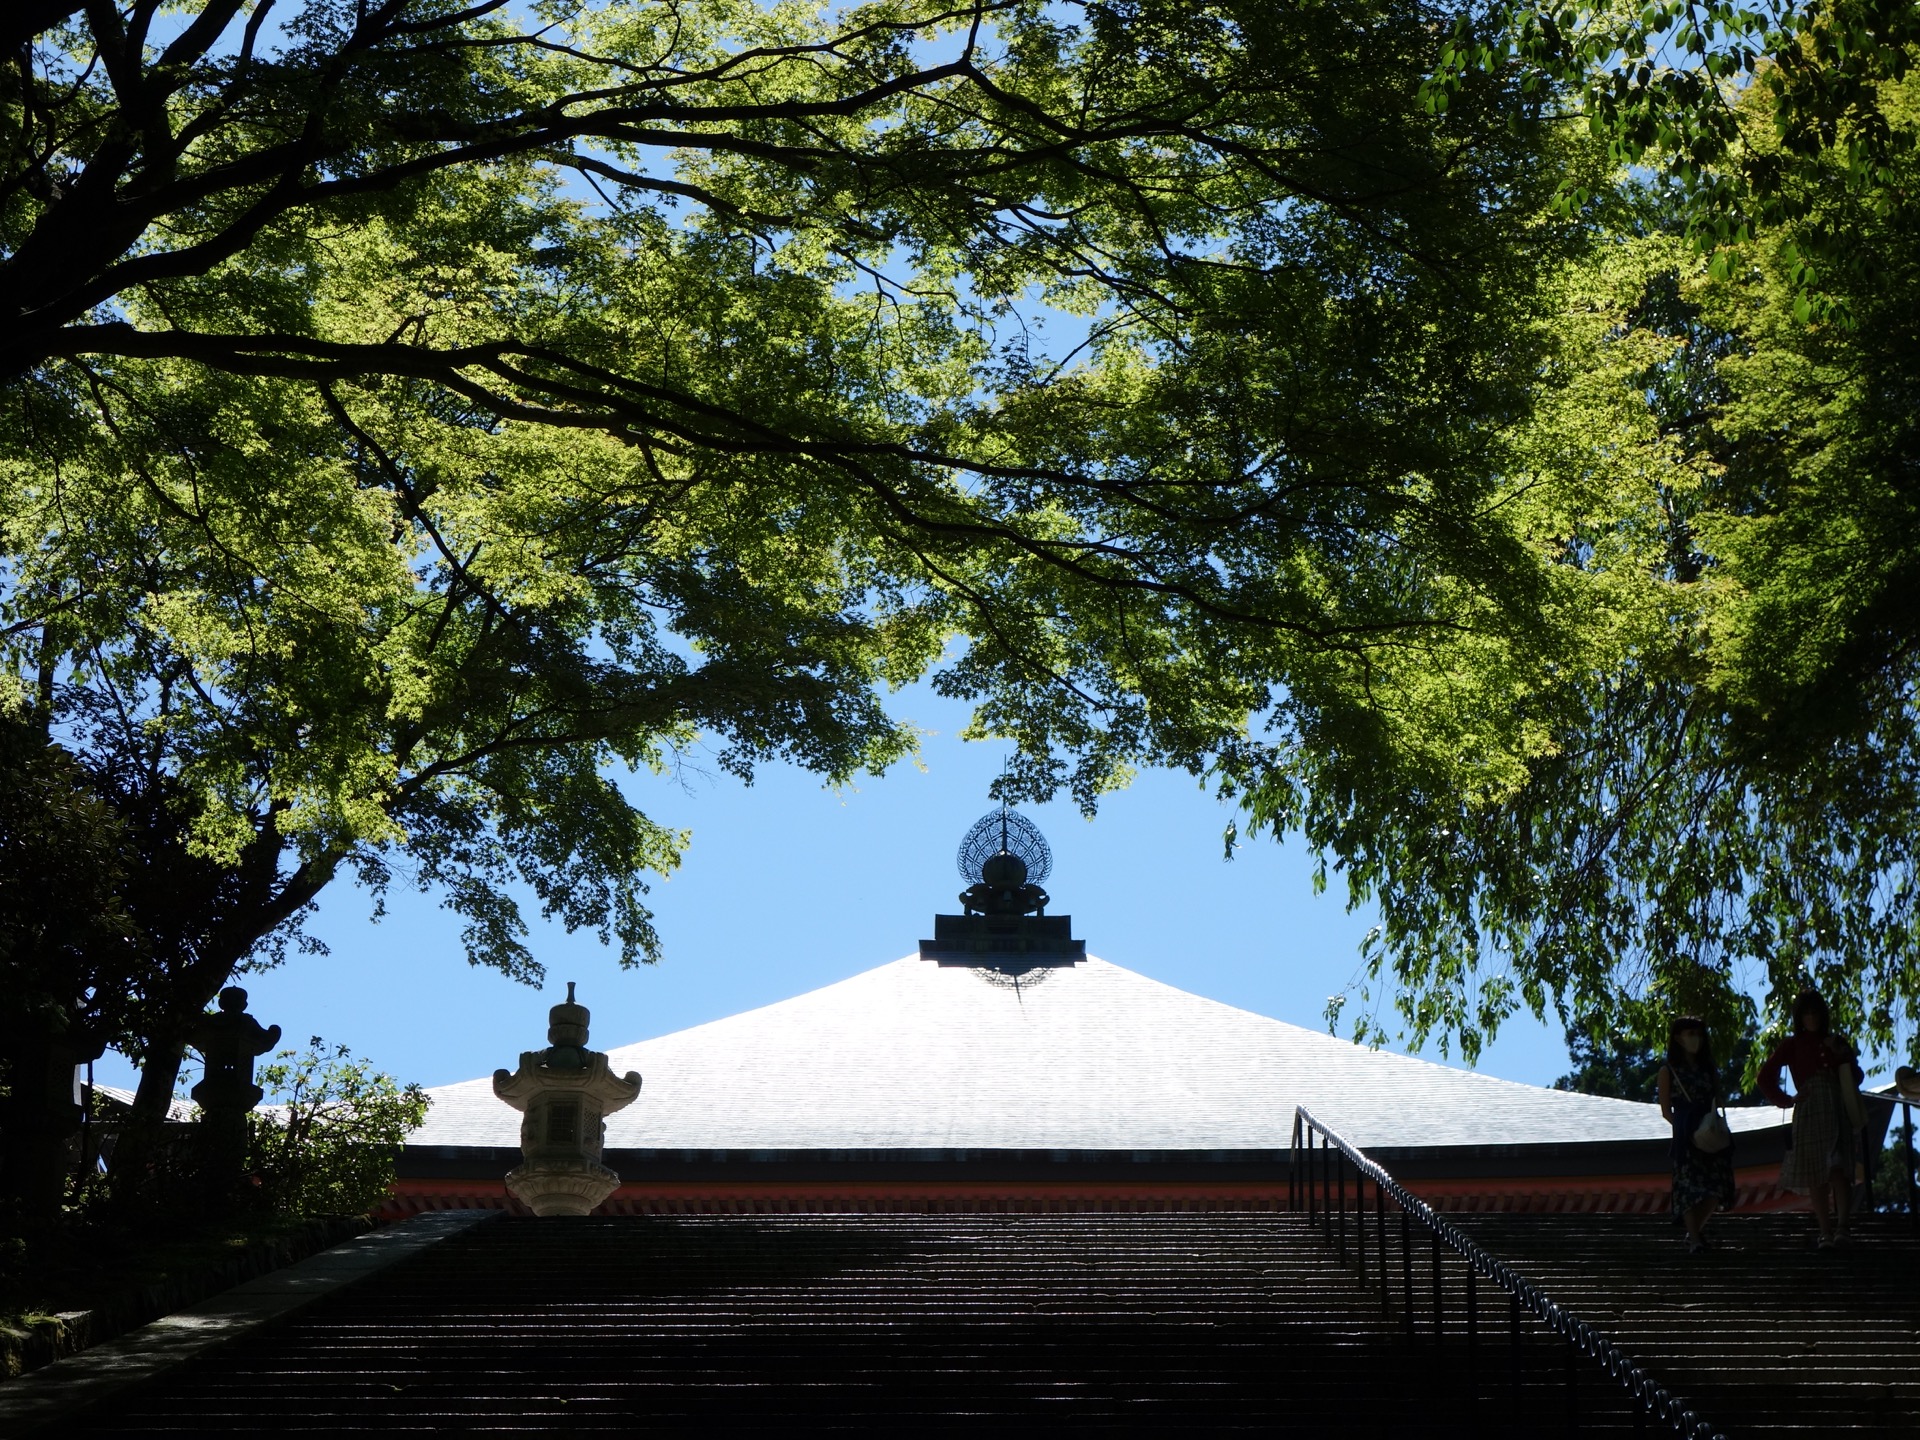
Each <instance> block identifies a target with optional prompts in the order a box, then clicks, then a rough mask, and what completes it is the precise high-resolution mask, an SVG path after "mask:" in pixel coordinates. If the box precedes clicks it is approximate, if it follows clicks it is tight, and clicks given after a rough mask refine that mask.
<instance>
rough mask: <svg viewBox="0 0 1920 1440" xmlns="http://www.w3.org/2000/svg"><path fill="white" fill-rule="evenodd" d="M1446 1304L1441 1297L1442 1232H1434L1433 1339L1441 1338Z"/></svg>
mask: <svg viewBox="0 0 1920 1440" xmlns="http://www.w3.org/2000/svg"><path fill="white" fill-rule="evenodd" d="M1444 1305H1445V1302H1444V1301H1443V1299H1442V1298H1441V1295H1440V1232H1439V1231H1438V1230H1435V1231H1434V1232H1433V1338H1434V1339H1435V1340H1438V1339H1439V1338H1440V1312H1441V1310H1442V1309H1443V1308H1444Z"/></svg>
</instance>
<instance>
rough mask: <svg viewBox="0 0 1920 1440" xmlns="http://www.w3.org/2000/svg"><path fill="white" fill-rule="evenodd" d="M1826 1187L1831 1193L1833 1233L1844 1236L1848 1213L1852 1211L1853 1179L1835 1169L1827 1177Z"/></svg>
mask: <svg viewBox="0 0 1920 1440" xmlns="http://www.w3.org/2000/svg"><path fill="white" fill-rule="evenodd" d="M1828 1186H1829V1188H1830V1189H1831V1190H1832V1191H1833V1229H1834V1233H1835V1234H1836V1235H1845V1234H1846V1233H1847V1216H1848V1212H1850V1211H1851V1210H1852V1209H1853V1177H1852V1176H1851V1175H1848V1174H1845V1173H1844V1172H1842V1171H1840V1170H1837V1169H1836V1170H1835V1171H1834V1172H1833V1173H1832V1174H1831V1175H1830V1176H1828Z"/></svg>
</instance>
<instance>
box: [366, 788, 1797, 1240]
mask: <svg viewBox="0 0 1920 1440" xmlns="http://www.w3.org/2000/svg"><path fill="white" fill-rule="evenodd" d="M960 858H961V869H962V873H963V874H964V875H965V876H966V878H967V879H968V880H969V881H970V882H971V883H970V884H969V886H968V888H967V890H966V891H965V893H964V894H963V895H962V896H961V901H962V913H961V914H959V915H941V916H937V917H936V918H935V921H934V926H933V930H934V934H933V937H932V938H930V939H926V940H922V941H921V943H920V946H919V949H918V950H917V951H916V952H915V953H914V954H911V955H908V956H906V957H905V958H903V959H899V960H895V961H893V962H892V963H890V964H884V965H880V966H878V967H876V968H873V969H869V970H866V971H863V972H861V973H859V974H856V975H853V976H851V977H849V978H848V979H846V980H842V981H840V982H839V983H837V984H833V985H828V986H826V987H824V988H822V989H818V990H814V991H811V992H809V993H807V994H803V995H798V996H795V997H793V998H792V999H788V1000H783V1001H781V1002H779V1003H777V1004H773V1005H768V1006H764V1007H762V1008H760V1009H756V1010H750V1011H747V1012H745V1013H744V1014H739V1015H733V1016H729V1017H727V1018H725V1019H722V1020H716V1021H713V1022H711V1023H709V1024H705V1025H698V1026H694V1027H693V1028H691V1029H687V1030H681V1031H678V1032H676V1033H673V1034H670V1035H663V1036H660V1037H658V1038H656V1039H652V1040H644V1041H641V1042H639V1043H637V1044H628V1045H621V1046H616V1047H612V1048H611V1049H610V1050H609V1051H608V1053H607V1057H606V1058H607V1062H608V1067H609V1069H610V1071H611V1072H612V1073H614V1074H621V1073H626V1072H637V1073H638V1074H639V1076H641V1077H643V1081H644V1089H643V1090H642V1092H641V1093H640V1096H639V1099H638V1100H637V1102H635V1103H632V1104H630V1105H627V1106H626V1108H624V1109H622V1110H620V1111H619V1113H617V1114H611V1115H609V1116H608V1118H607V1119H606V1121H605V1127H606V1128H605V1143H604V1160H605V1164H606V1166H607V1167H609V1168H610V1169H611V1170H612V1171H614V1172H616V1173H617V1175H618V1177H619V1185H618V1188H617V1189H614V1190H613V1191H612V1193H611V1195H610V1196H609V1197H608V1198H607V1199H606V1200H605V1201H604V1202H602V1203H601V1205H600V1209H599V1213H602V1214H652V1213H701V1212H783V1211H862V1210H865V1211H895V1212H902V1211H908V1212H910V1211H996V1210H1171V1209H1178V1210H1223V1209H1250V1210H1263V1209H1281V1208H1284V1207H1285V1206H1286V1203H1287V1181H1288V1157H1289V1147H1290V1145H1291V1143H1292V1138H1293V1133H1292V1132H1293V1124H1294V1113H1295V1107H1296V1106H1301V1105H1304V1106H1306V1107H1307V1108H1308V1109H1309V1110H1310V1111H1311V1112H1313V1114H1314V1115H1315V1116H1316V1117H1318V1118H1320V1119H1322V1120H1324V1121H1325V1122H1327V1123H1328V1124H1329V1125H1331V1126H1332V1127H1333V1128H1334V1129H1335V1130H1337V1131H1338V1132H1339V1133H1341V1134H1343V1135H1344V1136H1346V1137H1348V1138H1349V1139H1350V1140H1351V1141H1353V1142H1355V1143H1357V1144H1359V1145H1360V1146H1362V1147H1364V1148H1365V1149H1366V1150H1367V1151H1368V1153H1370V1154H1371V1155H1372V1156H1374V1157H1375V1158H1376V1159H1377V1160H1379V1161H1381V1162H1382V1163H1384V1164H1385V1165H1387V1167H1388V1168H1389V1169H1390V1170H1391V1171H1392V1173H1393V1174H1394V1175H1395V1176H1396V1177H1398V1178H1400V1179H1401V1180H1402V1181H1403V1182H1404V1183H1406V1184H1407V1185H1408V1186H1409V1187H1410V1188H1412V1189H1413V1190H1414V1191H1416V1192H1417V1193H1418V1194H1420V1195H1421V1196H1422V1197H1423V1198H1425V1199H1427V1200H1428V1201H1429V1203H1432V1204H1434V1205H1435V1206H1436V1207H1438V1208H1443V1209H1450V1210H1635V1211H1652V1210H1662V1209H1664V1208H1665V1207H1666V1204H1667V1198H1668V1184H1669V1166H1668V1160H1667V1141H1668V1133H1669V1132H1668V1126H1667V1124H1666V1122H1665V1121H1663V1120H1662V1119H1661V1118H1660V1113H1659V1110H1658V1108H1657V1107H1655V1106H1652V1105H1645V1104H1638V1103H1634V1102H1630V1101H1625V1100H1615V1099H1608V1098H1603V1097H1599V1096H1591V1095H1581V1094H1573V1093H1569V1092H1565V1091H1559V1090H1551V1089H1545V1088H1542V1087H1539V1086H1534V1085H1523V1084H1516V1083H1514V1082H1512V1081H1507V1080H1499V1079H1495V1078H1493V1077H1491V1076H1486V1075H1480V1074H1475V1073H1472V1072H1469V1071H1463V1070H1457V1069H1453V1068H1451V1067H1448V1066H1444V1065H1438V1064H1434V1063H1431V1062H1429V1061H1425V1060H1418V1059H1412V1058H1409V1057H1407V1056H1403V1055H1395V1054H1392V1053H1389V1052H1387V1051H1382V1050H1374V1049H1369V1048H1367V1047H1366V1046H1363V1045H1357V1044H1354V1043H1352V1042H1350V1041H1346V1040H1342V1039H1338V1038H1336V1037H1334V1036H1330V1035H1327V1034H1325V1033H1322V1032H1319V1031H1315V1030H1311V1029H1307V1028H1304V1027H1301V1026H1297V1025H1290V1024H1287V1023H1286V1022H1284V1021H1281V1020H1275V1019H1272V1018H1269V1017H1267V1016H1264V1015H1257V1014H1254V1013H1252V1012H1250V1011H1246V1010H1241V1009H1237V1008H1235V1007H1233V1006H1230V1005H1224V1004H1221V1003H1219V1002H1218V1001H1214V1000H1209V999H1206V998H1205V997H1203V996H1199V995H1194V994H1190V993H1188V992H1186V991H1184V990H1179V989H1176V988H1175V987H1173V986H1171V985H1166V984H1162V983H1161V982H1159V981H1157V980H1152V979H1149V978H1148V977H1146V976H1144V975H1141V974H1138V973H1136V972H1134V971H1131V970H1127V969H1124V968H1122V967H1120V966H1118V965H1112V964H1109V963H1107V962H1106V961H1104V960H1101V959H1098V958H1097V957H1094V956H1091V955H1088V954H1087V953H1086V946H1085V943H1084V942H1083V941H1082V940H1080V939H1077V938H1075V937H1074V935H1073V933H1072V921H1071V919H1070V918H1069V917H1067V916H1064V915H1049V914H1047V913H1046V907H1047V905H1048V904H1049V900H1048V897H1047V894H1046V892H1045V891H1044V890H1042V889H1041V888H1040V882H1041V881H1043V880H1044V879H1045V878H1046V873H1047V869H1048V866H1049V856H1048V852H1047V850H1046V845H1045V841H1044V840H1043V839H1041V838H1040V836H1039V833H1038V832H1037V831H1035V830H1033V829H1032V827H1031V826H1030V825H1028V824H1027V823H1026V822H1025V821H1024V820H1022V819H1021V818H1020V817H1019V816H1017V815H1013V814H1010V813H1008V812H1000V813H997V814H995V815H990V816H988V817H986V818H985V819H984V820H982V821H981V823H980V824H979V825H977V826H975V828H974V831H973V833H971V834H970V835H969V837H968V841H967V843H966V844H965V845H963V846H962V850H961V857H960ZM556 1013H558V1012H556ZM582 1013H583V1014H584V1012H582ZM430 1093H431V1095H432V1099H433V1105H432V1109H431V1110H430V1111H429V1113H428V1116H427V1119H426V1122H425V1123H424V1124H423V1125H422V1126H421V1127H420V1128H419V1129H418V1130H417V1131H415V1132H414V1133H413V1134H412V1135H411V1136H410V1138H409V1141H408V1144H407V1146H406V1149H405V1152H404V1154H403V1156H402V1159H401V1163H400V1170H399V1178H398V1179H397V1181H396V1182H395V1185H394V1188H393V1193H392V1197H391V1199H390V1201H389V1204H388V1207H387V1212H386V1213H387V1215H388V1217H389V1218H399V1217H401V1216H404V1215H408V1214H413V1213H416V1212H419V1211H423V1210H438V1209H455V1208H468V1207H504V1208H516V1205H517V1202H515V1201H514V1200H513V1199H512V1198H511V1197H510V1196H509V1194H508V1191H507V1189H506V1187H505V1184H504V1181H503V1177H505V1176H506V1174H507V1173H508V1172H509V1171H510V1170H513V1169H514V1167H515V1166H516V1165H517V1164H519V1163H520V1161H521V1139H522V1135H521V1116H520V1115H519V1114H518V1113H516V1111H515V1110H514V1109H512V1108H510V1107H509V1105H508V1104H506V1103H503V1102H502V1100H501V1099H499V1098H497V1097H496V1094H495V1086H494V1082H493V1081H491V1080H489V1079H475V1080H471V1081H467V1082H464V1083H460V1084H455V1085H447V1086H442V1087H440V1088H438V1089H435V1090H433V1091H431V1092H430ZM1729 1118H1730V1121H1731V1123H1732V1126H1733V1128H1734V1130H1735V1132H1736V1134H1737V1136H1738V1149H1737V1152H1736V1153H1737V1156H1738V1169H1737V1171H1736V1175H1737V1180H1738V1184H1739V1191H1740V1202H1741V1204H1742V1206H1743V1207H1745V1208H1768V1207H1771V1206H1773V1205H1776V1204H1778V1203H1780V1202H1781V1201H1782V1200H1783V1199H1784V1198H1785V1197H1783V1196H1782V1195H1781V1193H1780V1192H1779V1191H1778V1189H1777V1185H1776V1181H1777V1176H1778V1170H1779V1162H1780V1156H1781V1151H1782V1148H1783V1145H1784V1143H1785V1139H1786V1134H1787V1124H1788V1121H1789V1119H1790V1117H1789V1115H1788V1114H1787V1113H1786V1112H1783V1111H1778V1110H1775V1109H1773V1108H1771V1107H1766V1108H1739V1109H1735V1110H1733V1111H1732V1112H1731V1113H1730V1116H1729Z"/></svg>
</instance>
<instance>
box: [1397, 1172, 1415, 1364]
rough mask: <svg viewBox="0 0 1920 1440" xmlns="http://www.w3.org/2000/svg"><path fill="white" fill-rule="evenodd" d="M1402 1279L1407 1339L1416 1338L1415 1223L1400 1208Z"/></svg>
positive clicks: (1404, 1207)
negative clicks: (1414, 1309) (1414, 1316)
mask: <svg viewBox="0 0 1920 1440" xmlns="http://www.w3.org/2000/svg"><path fill="white" fill-rule="evenodd" d="M1400 1279H1401V1281H1402V1282H1403V1285H1402V1294H1403V1296H1404V1298H1405V1300H1406V1305H1405V1306H1404V1307H1403V1308H1404V1309H1405V1310H1406V1318H1407V1338H1408V1339H1409V1340H1411V1339H1413V1337H1414V1321H1413V1222H1412V1219H1411V1218H1410V1217H1409V1216H1408V1214H1407V1207H1406V1206H1405V1205H1402V1206H1401V1207H1400Z"/></svg>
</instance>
